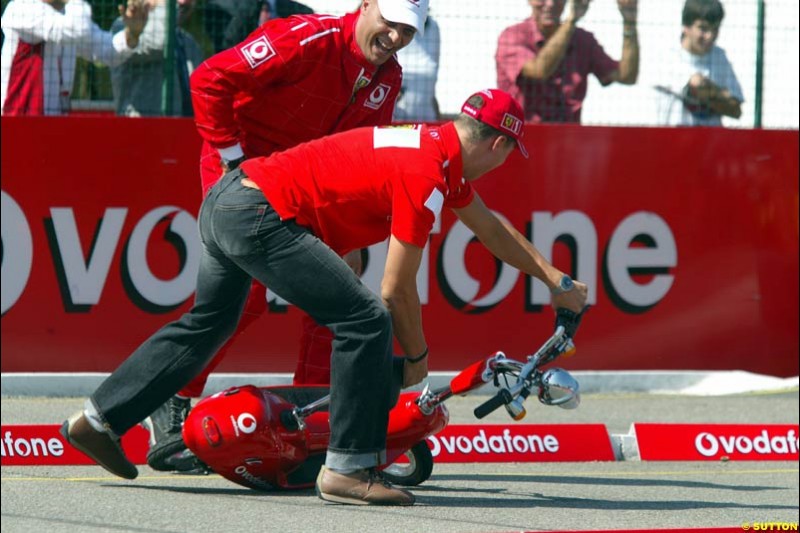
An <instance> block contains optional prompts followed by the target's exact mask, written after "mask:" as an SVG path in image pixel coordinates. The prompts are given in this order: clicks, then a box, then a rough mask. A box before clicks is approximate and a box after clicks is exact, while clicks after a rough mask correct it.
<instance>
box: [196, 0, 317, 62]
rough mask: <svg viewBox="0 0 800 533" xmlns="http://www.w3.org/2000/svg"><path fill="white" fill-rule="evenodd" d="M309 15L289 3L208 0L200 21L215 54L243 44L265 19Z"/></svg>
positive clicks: (285, 0)
mask: <svg viewBox="0 0 800 533" xmlns="http://www.w3.org/2000/svg"><path fill="white" fill-rule="evenodd" d="M313 12H314V10H312V9H311V8H310V7H308V6H306V5H305V4H301V3H300V2H294V1H293V0H208V2H207V3H206V7H205V13H204V16H203V22H204V25H205V29H206V33H207V34H208V36H209V37H210V38H211V41H212V42H213V44H214V52H215V53H216V52H221V51H223V50H227V49H228V48H232V47H233V46H236V45H237V44H239V43H240V42H242V41H244V40H245V39H246V38H247V36H248V35H250V34H251V33H252V32H253V30H255V29H256V28H257V27H259V26H261V25H262V24H263V23H265V22H266V21H268V20H271V19H274V18H285V17H288V16H291V15H310V14H311V13H313Z"/></svg>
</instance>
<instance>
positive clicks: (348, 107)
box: [147, 0, 428, 470]
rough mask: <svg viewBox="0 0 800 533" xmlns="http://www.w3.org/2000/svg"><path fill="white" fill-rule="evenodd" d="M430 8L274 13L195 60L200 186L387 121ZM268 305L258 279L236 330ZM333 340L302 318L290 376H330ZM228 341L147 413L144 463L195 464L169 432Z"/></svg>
mask: <svg viewBox="0 0 800 533" xmlns="http://www.w3.org/2000/svg"><path fill="white" fill-rule="evenodd" d="M427 11H428V0H415V1H409V0H365V1H364V2H363V3H362V5H361V7H360V8H359V10H358V11H357V12H355V13H351V14H348V15H345V16H343V17H338V16H332V15H302V16H294V17H288V18H285V19H275V20H271V21H269V22H267V23H266V24H264V25H262V26H261V27H259V28H258V29H256V31H254V32H253V33H252V34H251V35H250V36H249V37H248V38H247V39H245V40H244V41H243V42H242V43H241V44H239V45H237V46H235V47H233V48H230V49H229V50H225V51H223V52H220V53H219V54H216V55H215V56H213V57H211V58H209V59H208V60H206V61H205V62H204V63H203V64H201V65H200V67H198V68H197V69H196V70H195V71H194V72H193V74H192V77H191V88H192V102H193V105H194V113H195V122H196V124H197V129H198V131H199V133H200V135H201V137H202V138H203V148H202V154H201V159H200V172H201V179H202V187H203V193H204V194H205V193H206V192H207V191H208V190H209V189H210V188H211V186H213V185H214V183H216V182H217V180H219V178H220V177H221V176H222V175H223V174H224V172H227V171H228V170H233V169H235V168H236V167H237V166H238V165H239V164H240V163H241V162H242V161H244V160H245V159H246V158H248V157H255V156H266V155H269V154H272V153H274V152H277V151H281V150H285V149H287V148H291V147H293V146H296V145H297V144H300V143H302V142H306V141H310V140H312V139H316V138H318V137H322V136H324V135H328V134H331V133H336V132H340V131H346V130H349V129H351V128H355V127H360V126H374V125H382V124H389V123H390V122H391V120H392V113H393V111H394V103H395V100H396V99H397V96H398V94H399V92H400V86H401V81H402V73H401V68H400V65H399V64H398V62H397V59H396V58H395V56H394V54H395V53H396V52H397V51H398V50H400V49H401V48H403V47H404V46H406V45H407V44H408V43H410V42H411V40H412V39H413V38H414V35H415V33H416V32H417V31H419V32H420V33H421V32H422V31H423V30H424V22H425V18H426V16H427ZM346 260H347V261H348V263H349V264H350V265H351V267H352V268H353V269H354V270H355V271H356V273H359V274H360V272H361V268H362V263H361V255H360V251H359V250H354V251H352V252H351V253H350V254H348V255H347V257H346ZM265 309H266V301H265V288H264V286H263V285H261V284H259V283H254V284H253V288H252V292H251V295H250V298H249V300H248V302H247V304H246V310H245V313H244V314H243V315H242V320H241V321H240V324H239V326H238V329H237V333H241V332H242V331H243V330H245V329H246V328H247V327H248V326H249V325H250V324H251V323H253V322H254V321H255V320H256V319H257V318H258V317H259V316H261V314H262V313H263V312H264V310H265ZM320 338H321V339H322V342H320ZM330 338H331V337H330V334H329V332H327V331H325V330H324V329H323V328H319V327H318V326H317V325H316V324H315V323H314V322H313V321H312V320H311V319H309V318H308V317H304V326H303V338H302V339H301V345H302V348H301V357H300V360H299V361H298V365H297V370H296V372H295V382H296V383H308V382H309V381H313V382H323V383H324V382H327V379H328V376H327V372H325V371H324V369H322V368H318V367H321V366H323V365H321V364H318V361H321V362H322V363H324V366H327V363H326V361H327V360H328V359H329V357H330ZM230 344H231V343H228V344H227V345H226V346H224V347H223V348H222V349H221V350H220V351H219V353H218V354H217V357H215V358H214V360H213V361H211V362H210V363H209V365H208V366H207V367H206V368H205V369H204V371H203V372H202V373H201V374H200V375H198V376H197V378H196V379H194V380H193V381H192V382H191V383H190V384H188V385H187V386H186V387H185V388H184V389H182V390H181V391H179V393H178V395H176V396H175V397H174V398H171V399H170V400H169V401H168V403H167V404H165V405H164V406H162V407H160V408H159V409H158V410H156V412H154V413H153V416H152V417H150V418H149V419H148V421H147V426H148V427H149V429H150V432H151V439H150V453H149V454H148V462H149V463H150V466H152V467H153V468H156V469H158V470H172V469H179V470H181V469H184V468H191V465H192V463H193V462H192V461H188V465H184V464H183V463H184V462H183V461H181V459H180V458H179V457H173V456H172V455H170V454H169V453H167V451H168V450H169V448H170V446H171V445H172V443H173V442H174V441H175V439H174V438H172V437H176V438H178V440H179V437H177V436H179V435H180V431H181V423H182V422H183V420H184V419H185V418H186V415H187V413H188V411H189V408H190V401H191V400H190V398H193V397H198V396H200V395H201V394H202V392H203V388H204V387H205V384H206V381H207V379H208V375H209V374H210V373H211V371H212V370H213V369H214V368H215V367H216V366H217V365H218V364H219V362H220V361H221V360H222V359H223V358H224V356H225V354H226V353H227V351H228V349H229V347H230ZM323 380H324V381H323Z"/></svg>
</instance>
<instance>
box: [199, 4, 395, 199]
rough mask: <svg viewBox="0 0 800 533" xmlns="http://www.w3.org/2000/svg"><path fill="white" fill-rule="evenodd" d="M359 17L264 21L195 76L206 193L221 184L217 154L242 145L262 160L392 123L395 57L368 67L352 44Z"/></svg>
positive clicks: (291, 18) (306, 17)
mask: <svg viewBox="0 0 800 533" xmlns="http://www.w3.org/2000/svg"><path fill="white" fill-rule="evenodd" d="M358 17H359V15H358V14H349V15H345V16H344V17H335V16H332V15H302V16H293V17H288V18H284V19H274V20H270V21H269V22H267V23H265V24H264V25H262V26H261V27H259V28H258V29H256V30H255V31H254V32H253V33H252V34H250V36H249V37H248V38H247V39H245V40H244V41H243V42H242V43H241V44H239V45H237V46H235V47H233V48H230V49H228V50H225V51H223V52H220V53H219V54H216V55H215V56H213V57H211V58H209V59H208V60H206V61H205V62H204V63H203V64H201V65H200V67H198V68H197V69H196V70H195V71H194V73H193V74H192V77H191V88H192V103H193V105H194V113H195V122H196V124H197V128H198V131H199V132H200V136H201V137H203V139H204V141H205V143H204V146H203V160H202V162H201V172H202V174H203V190H204V192H205V191H206V190H207V189H208V187H210V186H211V185H213V183H214V182H216V181H217V179H219V177H220V173H221V171H220V167H219V155H218V152H217V150H218V149H220V148H227V147H230V146H233V145H235V144H236V143H241V145H242V149H243V151H244V153H245V155H246V156H248V157H256V156H265V155H269V154H271V153H273V152H275V151H280V150H285V149H287V148H291V147H292V146H296V145H297V144H300V143H302V142H306V141H310V140H312V139H317V138H319V137H322V136H323V135H329V134H331V133H336V132H340V131H346V130H349V129H352V128H356V127H362V126H375V125H380V124H390V123H391V121H392V111H393V110H394V103H395V100H396V99H397V96H398V94H399V92H400V85H401V83H402V69H401V68H400V65H399V64H398V62H397V60H396V59H395V58H391V59H389V61H387V62H386V63H384V64H383V65H381V66H380V67H376V66H375V65H373V64H372V63H370V62H369V61H367V59H366V58H365V57H364V54H363V53H362V52H361V49H360V48H359V46H358V43H356V40H355V34H354V33H355V24H356V20H357V19H358Z"/></svg>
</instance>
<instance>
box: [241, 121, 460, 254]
mask: <svg viewBox="0 0 800 533" xmlns="http://www.w3.org/2000/svg"><path fill="white" fill-rule="evenodd" d="M242 170H243V171H244V173H245V174H247V176H248V177H250V179H252V180H253V181H254V182H256V183H257V184H258V186H259V188H260V189H261V190H262V191H263V192H264V196H266V198H267V200H268V201H269V203H270V204H271V205H272V207H273V209H275V211H276V212H277V213H278V215H280V217H281V219H283V220H288V219H295V221H296V222H297V223H298V224H300V225H302V226H305V227H308V228H310V229H311V230H312V231H313V233H314V234H315V235H316V236H317V237H319V238H320V239H321V240H322V241H324V242H325V243H326V244H328V246H330V247H331V248H332V249H333V250H334V251H336V253H338V254H340V255H341V254H345V253H347V252H348V251H350V250H355V249H359V248H364V247H367V246H369V245H371V244H375V243H376V242H381V241H383V240H385V239H386V238H387V237H388V236H389V235H390V234H391V235H394V236H395V237H396V238H398V239H400V240H401V241H404V242H407V243H410V244H413V245H415V246H419V247H420V248H421V247H424V246H425V244H426V243H427V240H428V235H429V234H430V231H431V229H432V228H433V223H434V221H435V220H436V217H437V216H438V214H439V212H440V211H441V209H442V207H450V208H459V207H465V206H466V205H468V204H469V203H470V202H471V201H472V199H473V196H474V192H473V190H472V187H471V186H470V184H469V182H467V181H465V180H464V178H463V177H462V161H461V145H460V143H459V141H458V136H457V134H456V130H455V126H454V125H453V124H452V123H447V124H445V125H443V126H441V127H438V128H431V127H428V126H415V127H413V128H409V127H384V128H359V129H356V130H352V131H348V132H345V133H342V134H338V135H333V136H330V137H325V138H322V139H318V140H316V141H312V142H310V143H306V144H302V145H300V146H298V147H296V148H293V149H291V150H287V151H285V152H280V153H276V154H273V155H272V156H270V157H268V158H257V159H251V160H248V161H245V162H244V163H243V164H242Z"/></svg>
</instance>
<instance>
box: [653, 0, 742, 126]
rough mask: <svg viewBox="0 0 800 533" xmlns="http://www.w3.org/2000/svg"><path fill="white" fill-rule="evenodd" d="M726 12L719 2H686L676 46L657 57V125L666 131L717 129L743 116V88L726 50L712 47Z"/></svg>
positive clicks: (696, 0) (690, 0) (703, 0)
mask: <svg viewBox="0 0 800 533" xmlns="http://www.w3.org/2000/svg"><path fill="white" fill-rule="evenodd" d="M724 17H725V11H724V10H723V8H722V4H721V3H720V2H719V0H686V4H685V5H684V6H683V16H682V24H683V30H682V31H681V39H680V43H675V45H674V46H672V47H671V48H670V49H669V51H668V53H666V54H664V55H663V56H662V58H661V64H660V65H659V69H658V73H659V74H658V84H657V85H656V86H655V88H656V90H658V92H659V95H658V100H657V112H658V122H659V124H663V125H666V126H721V125H722V117H723V116H726V117H732V118H739V117H740V116H741V115H742V102H743V101H744V97H743V96H742V88H741V86H740V85H739V80H738V79H736V74H735V73H734V72H733V67H731V63H730V61H728V57H727V56H726V55H725V51H724V50H723V49H722V48H720V47H719V46H717V45H716V44H714V43H715V42H716V40H717V36H718V35H719V27H720V25H721V24H722V19H723V18H724Z"/></svg>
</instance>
